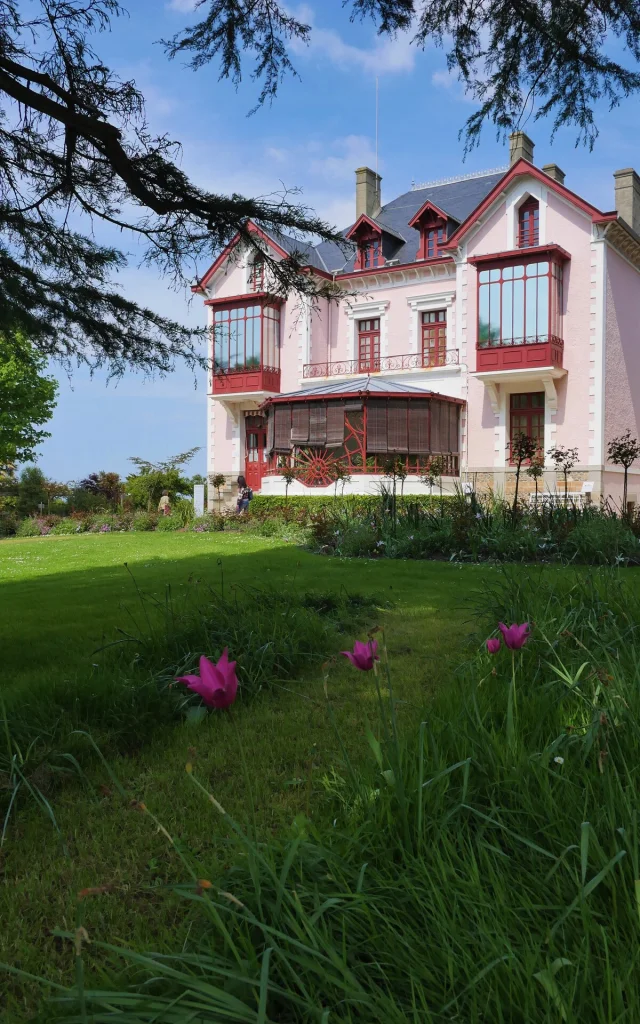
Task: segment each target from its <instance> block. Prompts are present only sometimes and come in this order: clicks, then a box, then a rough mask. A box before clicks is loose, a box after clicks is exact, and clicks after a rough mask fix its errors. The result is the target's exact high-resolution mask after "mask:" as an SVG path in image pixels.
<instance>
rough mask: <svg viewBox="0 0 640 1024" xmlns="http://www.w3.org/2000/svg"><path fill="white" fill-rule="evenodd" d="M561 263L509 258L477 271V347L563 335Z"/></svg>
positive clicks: (528, 341) (526, 343) (527, 341)
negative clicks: (497, 265) (497, 264)
mask: <svg viewBox="0 0 640 1024" xmlns="http://www.w3.org/2000/svg"><path fill="white" fill-rule="evenodd" d="M561 317H562V266H561V264H560V263H559V262H556V261H555V260H550V259H547V260H544V261H539V260H536V261H530V262H529V261H526V262H525V261H521V262H519V261H517V260H514V261H508V262H506V263H505V265H503V266H499V267H493V268H491V269H480V270H479V273H478V348H490V347H493V346H501V345H531V344H538V343H541V342H548V341H552V340H554V339H561V338H562V326H561Z"/></svg>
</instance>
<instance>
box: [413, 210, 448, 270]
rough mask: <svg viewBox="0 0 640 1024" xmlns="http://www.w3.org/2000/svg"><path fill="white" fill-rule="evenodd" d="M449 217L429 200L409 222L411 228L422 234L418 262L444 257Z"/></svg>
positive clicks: (417, 254) (417, 256)
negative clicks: (443, 247)
mask: <svg viewBox="0 0 640 1024" xmlns="http://www.w3.org/2000/svg"><path fill="white" fill-rule="evenodd" d="M448 219H449V218H448V216H447V214H446V213H445V212H444V210H441V209H440V208H439V207H438V206H436V205H435V203H432V202H430V200H428V199H427V201H426V203H423V204H422V206H421V207H420V209H419V210H418V212H417V213H416V215H415V216H414V217H412V219H411V220H410V221H409V227H410V228H415V229H416V231H419V232H420V244H419V246H418V251H417V253H416V259H417V260H432V259H435V258H436V257H437V256H442V255H444V253H443V252H442V246H443V245H444V244H445V242H446V241H447V222H448Z"/></svg>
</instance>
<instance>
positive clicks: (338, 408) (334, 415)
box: [327, 402, 344, 448]
mask: <svg viewBox="0 0 640 1024" xmlns="http://www.w3.org/2000/svg"><path fill="white" fill-rule="evenodd" d="M343 442H344V404H343V403H342V402H329V403H328V405H327V448H339V447H340V446H341V445H342V444H343Z"/></svg>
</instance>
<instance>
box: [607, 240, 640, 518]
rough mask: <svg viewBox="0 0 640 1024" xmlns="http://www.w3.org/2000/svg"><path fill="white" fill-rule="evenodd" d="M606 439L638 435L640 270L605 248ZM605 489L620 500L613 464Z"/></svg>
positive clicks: (636, 492) (632, 488) (633, 496)
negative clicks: (625, 434)
mask: <svg viewBox="0 0 640 1024" xmlns="http://www.w3.org/2000/svg"><path fill="white" fill-rule="evenodd" d="M606 261H607V263H606V311H605V325H606V334H605V339H606V340H605V395H604V403H605V406H604V444H605V451H606V445H607V443H608V442H609V441H611V440H612V439H613V438H614V437H619V436H620V435H621V434H624V432H625V431H626V430H630V431H631V433H632V434H633V435H634V436H635V437H638V435H639V434H640V344H639V336H640V273H639V272H638V271H637V270H635V268H634V267H632V266H631V265H630V264H629V263H627V261H626V260H624V259H623V258H622V256H619V255H618V253H617V252H615V251H614V250H613V249H612V248H611V247H610V246H607V250H606ZM639 474H640V465H639V464H638V463H637V462H636V463H635V464H634V466H633V467H632V469H631V476H630V481H629V499H630V500H633V501H636V502H638V501H640V476H639ZM606 493H607V494H610V495H612V497H614V498H615V499H616V500H619V498H620V496H621V495H622V476H621V474H620V472H619V471H617V472H616V471H615V470H614V469H613V467H612V470H611V472H609V473H607V474H606Z"/></svg>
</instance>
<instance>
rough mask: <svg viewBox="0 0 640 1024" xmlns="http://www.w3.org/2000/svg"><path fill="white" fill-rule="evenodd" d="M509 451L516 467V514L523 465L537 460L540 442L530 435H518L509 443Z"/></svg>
mask: <svg viewBox="0 0 640 1024" xmlns="http://www.w3.org/2000/svg"><path fill="white" fill-rule="evenodd" d="M507 451H508V452H509V455H510V457H511V462H512V463H513V464H514V466H515V467H516V489H515V493H514V495H513V512H514V514H515V512H516V509H517V508H518V489H519V487H520V470H521V469H522V463H523V462H530V461H531V459H534V458H535V456H536V454H537V452H538V442H537V440H536V439H535V437H530V436H529V434H523V433H520V434H516V436H515V437H512V438H511V440H510V441H509V442H508V443H507Z"/></svg>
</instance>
